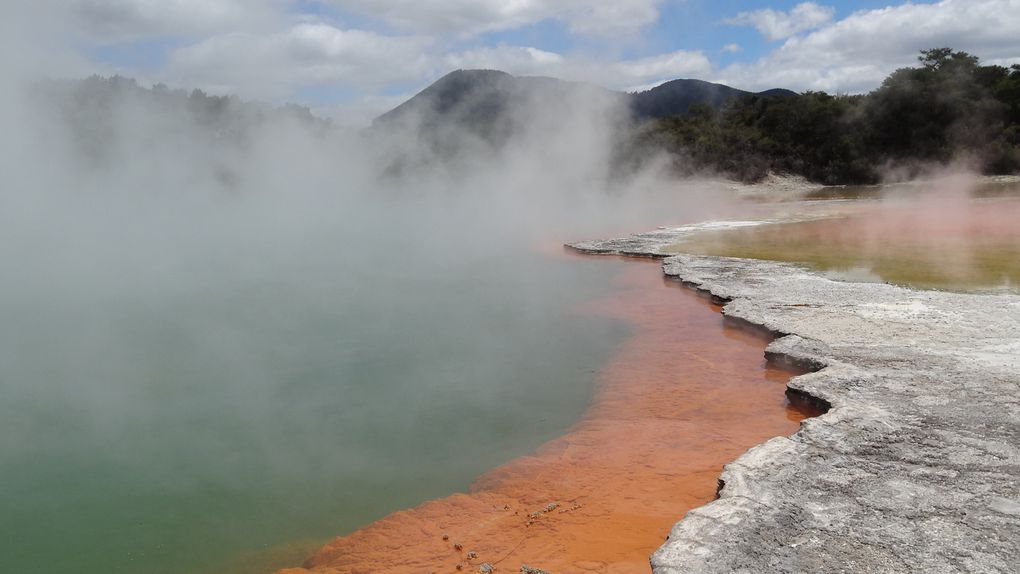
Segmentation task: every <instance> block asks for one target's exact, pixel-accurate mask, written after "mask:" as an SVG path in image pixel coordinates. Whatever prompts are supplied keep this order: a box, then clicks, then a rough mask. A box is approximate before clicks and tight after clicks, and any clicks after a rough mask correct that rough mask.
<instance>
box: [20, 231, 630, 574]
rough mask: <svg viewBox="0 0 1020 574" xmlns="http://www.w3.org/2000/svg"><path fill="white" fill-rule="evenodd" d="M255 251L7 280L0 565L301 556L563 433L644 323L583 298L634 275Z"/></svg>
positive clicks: (515, 263)
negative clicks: (163, 269)
mask: <svg viewBox="0 0 1020 574" xmlns="http://www.w3.org/2000/svg"><path fill="white" fill-rule="evenodd" d="M259 251H260V255H261V258H260V259H257V260H254V261H250V262H249V263H248V264H247V265H224V266H210V267H208V268H207V267H205V266H203V267H202V268H201V269H199V270H192V271H193V273H192V274H191V275H188V274H187V272H186V271H184V270H181V269H177V270H176V271H175V274H174V275H175V277H179V276H181V275H182V274H184V278H183V279H182V284H181V285H174V286H173V288H172V287H170V286H163V287H162V288H157V287H156V286H153V285H148V284H147V285H146V287H145V288H144V289H143V288H140V287H139V285H138V283H137V280H136V279H135V278H134V277H132V276H131V274H132V273H137V272H138V271H137V268H133V267H130V266H126V265H121V266H111V273H113V274H115V275H117V277H119V278H120V279H119V280H120V281H121V282H122V283H124V285H123V286H118V287H111V285H117V284H116V283H114V282H112V281H111V282H108V281H105V278H104V281H103V285H102V289H95V290H92V289H90V285H89V284H88V282H87V279H89V278H92V279H93V280H95V278H94V275H88V276H84V272H83V276H74V274H73V273H70V272H68V271H67V270H66V269H65V270H60V271H59V272H60V273H66V274H68V275H71V276H72V277H71V278H72V279H73V280H72V281H65V282H50V283H47V286H46V287H39V286H35V287H34V288H33V289H31V290H29V289H25V290H24V291H23V292H22V291H18V290H17V289H15V288H14V287H13V286H12V285H11V283H10V282H9V283H8V284H7V286H6V287H5V289H7V292H8V293H7V295H6V297H5V298H4V299H3V302H2V303H0V306H2V314H3V318H4V326H3V328H2V329H0V390H2V393H0V395H2V396H3V401H0V469H2V481H3V488H2V489H0V571H2V572H46V573H47V574H64V573H68V574H70V573H74V574H83V573H99V572H104V573H108V572H145V573H147V574H196V573H204V572H217V573H220V574H223V573H231V572H236V573H245V574H250V573H252V572H260V571H261V572H270V571H272V570H274V569H275V568H277V567H282V566H285V565H291V564H296V563H300V562H301V561H302V560H303V559H304V558H306V557H307V556H308V555H309V554H310V553H311V552H313V551H314V550H315V549H316V548H318V547H319V546H321V545H322V544H323V543H325V542H326V541H327V540H329V538H331V537H332V536H335V535H337V534H340V533H344V532H348V531H351V530H353V529H355V528H357V527H359V526H362V525H364V524H366V523H368V522H370V521H372V520H375V519H378V518H381V517H383V516H385V515H386V514H387V513H389V512H392V511H395V510H398V509H400V508H404V507H409V506H414V505H417V504H419V503H421V502H423V501H425V500H428V499H431V498H436V497H441V496H445V495H447V494H449V493H451V492H455V491H458V490H464V489H466V488H467V487H468V485H469V484H470V483H471V481H472V480H474V479H475V478H476V477H477V476H478V475H480V474H482V473H483V472H485V471H486V470H489V469H491V468H493V467H495V466H497V465H499V464H501V463H503V462H505V461H507V460H510V459H512V458H514V457H516V456H520V455H523V454H526V453H527V452H530V451H531V450H533V449H534V448H535V447H537V446H538V445H540V444H542V443H543V442H544V441H547V440H549V439H552V438H554V437H556V436H559V435H560V434H562V433H563V432H564V431H565V430H566V429H567V428H569V427H570V425H572V424H573V423H574V422H576V421H577V419H578V418H580V416H581V415H582V413H583V412H584V409H585V407H586V405H587V403H588V401H589V399H590V397H591V395H592V392H593V389H594V385H595V381H596V371H598V370H599V369H601V368H603V367H604V365H605V364H606V362H607V360H608V358H609V357H611V356H612V353H613V350H614V349H615V348H616V346H617V345H618V344H619V343H620V342H621V341H623V340H624V338H625V337H626V335H627V334H628V327H627V326H626V325H625V324H624V323H623V322H622V321H620V320H619V319H617V318H615V317H606V316H599V315H596V314H593V313H589V312H585V311H584V310H583V309H579V308H578V305H579V304H580V303H583V302H584V301H590V300H592V299H594V298H598V297H604V296H608V295H609V294H610V293H611V292H612V289H613V287H612V282H611V278H612V277H613V275H614V274H615V273H617V272H618V270H619V269H620V268H622V267H623V264H622V263H619V262H612V261H588V260H573V261H567V262H564V261H562V260H554V259H550V258H548V257H545V256H543V255H541V254H539V253H535V252H533V251H532V250H530V248H529V249H523V248H522V249H521V250H520V251H513V252H500V251H495V252H494V253H490V254H489V255H491V257H492V258H490V257H489V255H487V256H486V257H485V258H484V259H482V258H475V257H473V256H472V255H471V254H461V255H459V256H457V257H449V258H445V257H444V258H441V259H440V260H436V259H435V258H432V259H430V260H429V261H427V262H425V263H415V262H414V261H413V258H411V260H409V261H406V262H404V263H401V264H399V265H398V264H394V263H395V262H396V261H398V260H399V258H392V259H390V260H389V261H386V260H381V259H378V258H376V257H371V258H359V257H353V256H352V255H351V254H350V253H348V252H344V251H343V250H336V251H335V252H334V251H326V250H323V252H322V253H317V254H315V255H314V256H310V255H309V254H307V253H303V255H301V256H300V257H299V256H298V255H297V252H293V253H291V252H288V253H284V254H281V255H279V256H274V255H273V254H272V253H271V252H269V251H267V250H259ZM405 252H406V250H405ZM410 255H414V253H413V252H412V253H410ZM493 260H498V262H499V265H488V263H490V262H492V261H493ZM432 265H435V266H441V267H440V269H439V272H434V271H433V272H430V271H429V269H428V266H432ZM91 268H92V266H91V265H90V269H91ZM183 283H186V285H184V284H183Z"/></svg>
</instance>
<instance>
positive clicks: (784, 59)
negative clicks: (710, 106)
mask: <svg viewBox="0 0 1020 574" xmlns="http://www.w3.org/2000/svg"><path fill="white" fill-rule="evenodd" d="M1017 30H1020V0H942V1H941V2H938V3H935V4H903V5H900V6H893V7H888V8H882V9H879V10H867V11H859V12H856V13H854V14H852V15H850V16H848V17H847V18H845V19H843V20H840V21H838V22H834V23H831V24H829V25H827V26H824V27H822V28H820V29H818V30H816V31H814V32H812V33H810V34H808V35H806V36H802V37H792V38H789V39H787V40H786V42H784V43H783V45H782V46H781V47H779V48H778V49H776V50H775V51H774V52H772V53H771V54H769V55H768V56H766V57H765V58H762V59H761V60H759V61H758V62H755V63H753V64H737V65H733V66H730V67H728V68H726V69H724V70H722V71H720V72H719V73H718V74H716V79H717V80H719V81H724V82H727V83H731V84H734V85H736V86H737V87H742V88H745V89H766V88H773V87H785V88H791V89H795V90H809V89H810V90H825V91H827V92H834V93H838V92H849V93H859V92H865V91H869V90H871V89H874V88H876V87H878V85H879V84H880V83H881V81H882V80H883V79H884V78H885V77H886V76H887V75H888V74H889V73H890V72H892V71H893V70H895V69H897V68H900V67H904V66H912V65H915V64H916V63H917V55H918V53H919V52H920V50H924V49H928V48H935V47H940V46H950V47H952V48H954V49H956V50H964V51H966V52H970V53H972V54H974V55H977V56H979V57H980V58H981V59H982V61H985V62H992V61H998V60H1002V61H1012V59H1016V58H1018V57H1020V42H1018V41H1017V37H1018V36H1017Z"/></svg>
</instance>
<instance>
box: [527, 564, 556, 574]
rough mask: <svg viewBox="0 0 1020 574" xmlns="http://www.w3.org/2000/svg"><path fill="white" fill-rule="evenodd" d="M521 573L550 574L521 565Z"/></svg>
mask: <svg viewBox="0 0 1020 574" xmlns="http://www.w3.org/2000/svg"><path fill="white" fill-rule="evenodd" d="M521 572H522V574H549V573H548V572H546V571H545V570H542V569H541V568H533V567H531V566H528V565H527V564H521Z"/></svg>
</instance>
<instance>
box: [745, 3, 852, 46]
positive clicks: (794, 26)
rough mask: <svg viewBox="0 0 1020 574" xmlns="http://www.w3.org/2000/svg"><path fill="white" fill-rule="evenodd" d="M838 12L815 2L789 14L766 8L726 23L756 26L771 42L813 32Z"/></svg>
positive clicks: (800, 6) (798, 5) (796, 8)
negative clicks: (808, 31)
mask: <svg viewBox="0 0 1020 574" xmlns="http://www.w3.org/2000/svg"><path fill="white" fill-rule="evenodd" d="M835 15H836V10H835V9H834V8H832V7H831V6H819V5H818V4H815V3H814V2H803V3H801V4H797V5H796V6H794V7H793V10H790V11H789V12H781V11H779V10H773V9H771V8H766V9H764V10H755V11H753V12H741V13H739V14H737V15H736V17H734V18H730V19H728V20H725V23H727V24H732V25H735V26H754V27H755V28H757V30H758V31H759V32H761V34H762V35H763V36H765V37H766V38H768V39H769V40H781V39H783V38H789V37H790V36H793V35H795V34H799V33H801V32H805V31H807V30H813V29H815V28H818V27H819V26H822V25H824V24H827V23H828V22H831V21H832V18H833V16H835Z"/></svg>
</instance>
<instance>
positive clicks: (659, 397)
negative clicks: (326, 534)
mask: <svg viewBox="0 0 1020 574" xmlns="http://www.w3.org/2000/svg"><path fill="white" fill-rule="evenodd" d="M617 280H618V282H619V289H618V291H617V293H616V294H615V295H614V296H613V297H612V298H609V299H606V300H603V301H597V302H593V303H591V304H588V305H585V307H584V308H583V309H582V312H590V313H602V314H609V315H611V316H614V317H618V318H620V319H623V320H625V321H628V322H629V323H630V324H631V325H632V326H633V335H632V336H631V337H630V338H629V339H628V340H627V341H626V342H625V343H624V344H623V345H622V346H621V348H620V349H619V350H618V352H617V354H616V356H615V357H613V358H612V360H611V362H610V364H609V365H608V366H607V367H606V368H605V369H604V370H603V371H601V373H600V375H599V390H598V392H597V394H596V396H595V397H594V400H593V402H592V405H591V407H590V408H589V409H588V411H587V414H586V415H585V417H584V419H583V420H582V421H580V422H579V423H577V424H576V425H575V426H574V427H573V428H572V429H570V431H569V432H568V433H567V434H566V435H565V436H563V437H561V438H558V439H556V440H553V441H550V442H549V443H546V444H545V445H543V446H542V447H541V448H540V449H539V450H538V451H537V452H536V453H535V454H534V455H533V456H527V457H522V458H519V459H516V460H513V461H511V462H509V463H507V464H505V465H503V466H501V467H499V468H497V469H495V470H493V471H491V472H489V473H487V474H485V475H483V476H482V477H480V478H479V479H478V480H477V481H476V482H475V483H474V484H473V485H472V488H471V491H470V492H468V493H466V494H454V495H452V496H449V497H447V498H444V499H441V500H436V501H432V502H427V503H425V504H422V505H421V506H419V507H417V508H413V509H410V510H405V511H401V512H397V513H394V514H392V515H390V516H388V517H386V518H384V519H382V520H379V521H377V522H375V523H373V524H370V525H368V526H366V527H365V528H362V529H361V530H358V531H357V532H354V533H352V534H350V535H349V536H344V537H341V538H337V539H335V540H333V541H332V542H330V543H329V544H327V545H326V546H325V547H323V548H322V549H321V550H319V551H318V552H317V553H316V554H315V555H314V556H312V557H311V558H309V559H308V560H307V562H306V563H305V568H295V569H288V570H283V571H280V574H284V573H286V574H307V572H308V571H309V570H310V571H312V572H317V573H331V574H332V573H375V572H385V573H394V574H402V573H415V574H417V573H431V572H449V573H455V572H458V571H461V572H487V571H490V570H488V568H490V567H491V571H493V572H518V571H519V570H520V568H521V565H522V564H527V565H529V566H531V567H534V568H541V569H543V570H546V571H549V572H554V573H570V572H612V573H626V572H649V571H650V567H649V564H648V558H649V555H650V554H651V553H652V552H653V551H654V550H655V549H656V548H657V547H658V546H659V545H660V544H662V542H663V541H664V540H665V538H666V536H667V534H668V533H669V529H670V527H671V526H672V525H673V523H674V522H676V521H677V520H678V519H679V518H680V517H682V516H683V514H684V513H685V512H686V511H688V510H690V509H691V508H694V507H696V506H700V505H702V504H705V503H707V502H709V501H711V500H712V499H713V498H714V496H715V490H716V484H717V479H718V477H719V473H720V472H721V470H722V467H723V465H724V464H726V463H727V462H729V461H732V460H733V459H735V458H737V457H738V456H740V454H741V453H743V452H744V451H746V450H747V449H749V448H751V447H752V446H754V445H756V444H759V443H761V442H763V441H765V440H766V439H768V438H770V437H774V436H777V435H788V434H791V433H793V432H795V431H796V429H797V426H798V423H799V422H800V421H801V420H802V419H803V418H805V416H807V415H808V414H809V413H806V412H803V411H800V410H798V409H797V408H795V407H793V406H791V405H789V404H788V403H787V401H786V399H785V395H784V390H785V386H784V383H785V382H786V380H787V379H788V378H789V376H790V375H789V373H787V372H784V371H780V370H778V369H776V368H774V367H771V366H769V365H766V364H765V363H764V360H763V350H764V347H765V345H766V343H767V341H765V340H763V339H761V338H759V337H757V336H755V335H752V334H749V333H746V332H743V331H741V330H739V329H737V328H736V327H730V326H727V325H724V323H723V318H722V316H721V315H720V314H719V313H718V307H715V306H713V305H712V304H711V303H709V302H708V301H707V300H705V299H704V298H702V297H699V296H698V295H697V294H695V293H694V292H693V291H691V290H689V289H686V288H683V287H681V286H679V285H678V284H676V283H674V282H671V281H669V280H667V279H665V278H664V277H663V275H662V272H661V270H660V266H659V265H658V263H657V262H656V263H649V262H635V263H634V264H633V265H629V266H627V267H626V269H625V271H624V272H623V273H622V275H621V276H620V277H619V278H618V279H617ZM664 283H665V285H664Z"/></svg>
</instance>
